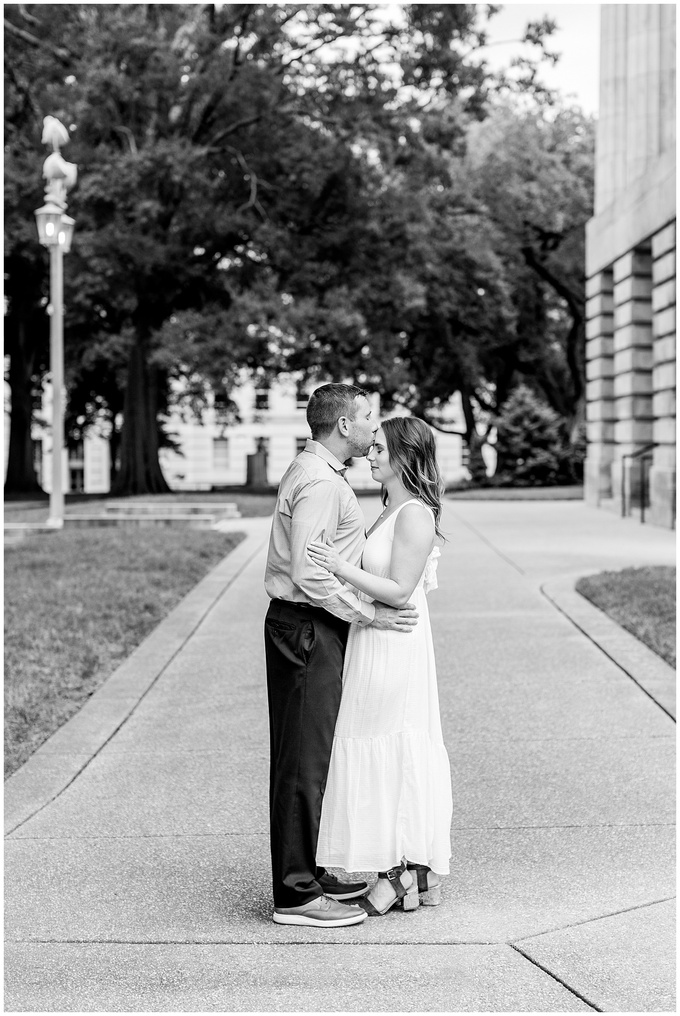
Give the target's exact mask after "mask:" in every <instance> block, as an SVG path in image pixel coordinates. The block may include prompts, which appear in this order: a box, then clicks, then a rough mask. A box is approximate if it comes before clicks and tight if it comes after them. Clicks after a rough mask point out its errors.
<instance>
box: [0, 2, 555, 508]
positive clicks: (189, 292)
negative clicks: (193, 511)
mask: <svg viewBox="0 0 680 1016" xmlns="http://www.w3.org/2000/svg"><path fill="white" fill-rule="evenodd" d="M493 11H494V8H493V7H489V8H488V11H482V10H481V5H474V4H470V5H445V4H444V5H432V4H424V5H423V4H421V5H418V4H414V5H405V6H404V7H403V8H402V9H401V11H400V16H399V19H398V20H397V21H392V22H391V21H389V20H388V19H386V18H385V16H384V13H383V11H382V6H381V5H365V4H361V5H333V4H306V5H302V4H281V5H266V6H256V5H250V4H227V5H222V6H221V7H217V6H213V5H210V4H174V5H165V4H155V5H128V6H125V5H106V4H105V5H95V4H82V5H76V4H70V5H69V4H67V5H62V6H61V7H60V8H59V18H61V19H62V20H61V21H60V20H59V18H56V17H55V16H53V12H52V10H51V9H50V10H47V9H46V8H45V5H22V6H19V7H10V8H8V20H9V22H10V28H9V35H8V37H11V50H12V54H11V55H12V60H13V63H12V64H11V67H13V66H14V64H16V65H17V66H21V67H23V68H24V69H26V68H28V67H29V66H30V59H29V57H30V58H33V57H34V56H35V54H36V53H40V54H41V58H43V57H44V61H45V67H46V70H45V72H44V73H43V74H42V75H41V76H39V78H38V80H37V83H35V85H34V83H33V82H31V81H30V78H28V81H29V84H28V85H27V86H26V87H27V94H29V95H30V97H31V102H32V110H33V113H32V115H33V118H34V121H35V124H34V131H35V125H36V124H37V123H38V122H39V119H40V117H41V116H42V115H43V113H44V112H48V111H49V112H51V113H54V114H55V115H57V116H60V117H61V118H63V119H64V120H65V122H67V123H69V124H74V125H75V127H76V128H77V129H76V130H75V131H74V133H73V148H72V150H71V154H70V158H72V159H73V161H75V162H77V163H78V165H79V166H80V185H79V188H78V192H77V202H78V208H77V213H78V214H77V219H78V229H77V236H78V239H77V244H76V245H75V246H74V253H73V254H72V255H71V256H70V259H69V261H70V270H69V278H68V285H67V300H66V306H67V311H68V317H67V322H66V324H67V329H66V334H67V340H68V358H69V379H70V382H71V384H70V389H71V403H70V410H69V419H70V420H72V421H73V423H74V426H79V427H86V426H87V425H88V424H89V423H90V422H91V420H92V419H93V418H94V414H95V413H96V412H97V411H99V410H101V409H102V408H103V409H104V410H105V412H106V414H107V415H108V418H109V421H110V429H111V434H112V437H113V439H114V440H119V441H120V459H121V463H120V471H119V472H118V475H117V478H116V488H117V489H118V490H120V491H121V492H122V491H127V492H141V491H154V490H163V489H165V481H164V479H163V477H162V473H161V471H160V467H159V464H158V448H159V446H160V444H161V443H162V441H163V440H164V437H163V428H162V425H161V421H162V415H163V412H164V409H165V408H166V406H167V404H168V402H169V400H170V399H171V398H172V397H173V396H172V391H173V390H179V391H180V392H181V393H182V395H181V397H182V398H185V399H187V400H188V401H189V402H190V403H191V404H192V406H194V407H195V408H200V404H201V401H202V400H204V399H205V393H206V391H207V388H208V387H209V386H211V385H212V386H213V387H214V386H221V387H227V388H228V387H229V386H230V385H232V384H234V383H235V382H236V379H237V377H238V376H239V374H240V371H241V370H242V369H243V368H246V369H248V370H251V371H253V372H258V373H260V374H261V375H263V376H269V377H271V376H273V375H274V374H275V373H276V371H278V370H281V369H295V370H300V371H303V372H306V373H308V374H316V375H322V374H323V373H324V372H325V373H330V374H332V375H333V376H338V374H348V375H358V376H359V378H362V377H365V378H367V379H372V380H373V381H374V383H376V385H377V386H378V387H380V388H381V390H383V391H384V392H385V394H386V396H387V397H388V398H389V397H395V398H396V397H399V398H402V400H404V399H406V398H407V396H408V393H409V392H410V391H411V389H412V388H415V389H416V396H415V397H414V398H413V399H412V400H411V401H413V402H414V405H416V407H418V406H422V407H423V409H424V410H425V408H427V407H435V408H436V404H437V402H438V401H440V400H442V399H444V398H445V397H448V395H449V394H451V392H452V391H455V390H460V391H461V392H462V393H464V400H465V406H466V416H467V417H469V418H470V419H471V418H472V416H471V414H472V409H471V403H470V398H471V397H472V396H471V395H470V394H469V393H471V392H474V391H478V390H479V387H480V386H479V384H477V382H478V380H479V378H480V377H482V376H483V370H484V369H486V370H488V366H486V367H485V364H488V363H489V362H491V359H492V358H493V356H494V355H496V352H495V350H496V347H497V345H498V336H500V342H501V345H503V343H505V342H506V338H507V333H508V329H509V328H511V319H512V308H511V306H510V303H509V300H508V297H507V294H506V293H505V281H504V280H503V279H502V278H500V277H499V273H498V270H497V269H498V266H499V264H500V260H499V258H498V257H497V256H496V255H495V253H494V251H493V250H492V249H491V246H489V245H487V247H486V248H484V247H483V245H481V244H480V243H479V240H478V238H477V237H476V235H475V233H476V229H477V223H475V222H472V221H471V220H469V219H467V220H465V219H464V217H461V201H463V200H465V201H467V200H468V195H467V194H466V193H465V187H464V186H463V184H462V183H461V173H460V171H456V172H454V170H455V169H456V165H459V163H460V160H461V158H462V155H463V152H464V140H465V135H466V131H467V129H468V125H469V123H470V121H471V120H474V119H475V118H480V117H482V116H484V115H485V110H486V105H487V103H488V100H489V96H490V95H491V93H492V91H493V87H494V86H495V82H494V79H493V76H491V75H489V73H488V70H487V69H486V68H485V67H484V64H483V61H480V60H479V59H471V58H470V54H471V53H473V54H474V53H475V52H476V50H477V49H479V47H480V46H482V45H483V43H484V33H483V23H484V17H483V15H484V13H486V12H488V13H493ZM23 22H26V23H27V25H28V28H27V27H26V26H25V25H24V24H23ZM549 31H550V25H549V24H548V25H547V26H543V27H541V26H538V27H537V28H536V31H535V37H536V40H537V43H538V45H539V50H540V46H541V44H542V40H543V38H544V37H545V36H546V35H547V34H549ZM498 87H500V85H499V86H498ZM531 87H534V86H533V85H532V86H531ZM48 104H49V105H48ZM456 160H458V163H456ZM440 188H441V190H440ZM442 192H443V197H442ZM466 214H467V213H466ZM428 231H429V232H428ZM491 233H492V229H491V227H490V226H487V227H486V232H485V235H488V237H490V236H491ZM431 237H436V243H434V244H430V245H429V246H430V248H431V249H430V250H428V243H429V240H430V238H431ZM471 287H472V288H471ZM482 288H484V289H485V291H486V290H487V289H488V291H489V292H493V293H497V294H498V295H499V298H502V299H500V300H499V302H498V303H497V304H494V305H492V301H491V300H488V301H487V302H486V303H484V302H482V301H480V300H475V299H472V300H470V299H469V295H470V293H473V294H474V293H478V291H479V290H481V289H482ZM428 339H429V340H430V342H432V341H434V349H435V350H436V364H435V362H434V360H432V361H431V362H430V365H429V366H430V367H435V366H436V369H437V370H440V368H441V371H440V373H441V374H442V376H441V377H440V378H439V381H438V382H437V384H435V385H432V384H430V382H429V374H428V372H427V362H428V357H429V356H430V345H428ZM433 355H434V354H433ZM123 359H124V365H123ZM172 381H175V382H177V384H176V385H174V386H171V382H172ZM121 385H123V386H124V396H123V389H122V388H121ZM475 385H476V386H477V387H475ZM421 389H422V392H421ZM121 403H122V420H123V424H122V431H121V432H120V435H119V437H118V431H117V421H118V420H119V418H120V416H121ZM472 429H474V428H472ZM468 430H470V431H471V426H470V427H469V428H468ZM115 457H116V456H115V454H114V455H113V456H112V459H113V460H114V461H115Z"/></svg>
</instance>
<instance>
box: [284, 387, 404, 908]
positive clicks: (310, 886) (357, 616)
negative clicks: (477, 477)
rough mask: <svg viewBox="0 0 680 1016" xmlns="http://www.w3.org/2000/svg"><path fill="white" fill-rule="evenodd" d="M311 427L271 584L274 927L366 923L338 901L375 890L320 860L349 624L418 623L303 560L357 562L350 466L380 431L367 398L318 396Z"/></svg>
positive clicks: (343, 390)
mask: <svg viewBox="0 0 680 1016" xmlns="http://www.w3.org/2000/svg"><path fill="white" fill-rule="evenodd" d="M307 422H308V424H309V427H310V430H311V432H312V438H311V440H308V441H307V445H306V447H305V449H304V451H302V452H301V453H300V454H299V455H298V457H297V458H296V459H294V461H293V462H292V463H291V464H290V466H289V467H288V469H287V470H286V473H285V474H284V476H283V479H282V480H281V483H280V486H279V491H278V497H277V504H276V510H275V512H274V519H273V523H272V532H271V538H270V542H269V554H268V558H267V569H266V574H265V588H266V590H267V593H268V594H269V596H270V597H271V603H270V605H269V610H268V612H267V617H266V619H265V654H266V661H267V693H268V700H269V729H270V747H271V762H270V787H269V806H270V823H271V825H270V835H271V854H272V880H273V889H274V915H273V916H274V921H275V922H276V923H277V924H303V925H311V926H314V927H325V928H329V927H330V928H334V927H342V926H344V925H349V924H358V923H360V922H361V921H363V920H364V919H365V917H366V912H365V911H364V910H362V909H361V908H360V907H357V906H352V905H349V906H348V905H346V904H344V903H342V902H339V901H341V900H349V899H353V898H355V897H357V896H361V895H362V893H363V892H365V891H366V889H367V888H368V887H367V885H366V883H364V882H354V883H341V882H339V881H338V880H337V878H335V876H333V875H330V874H329V873H328V872H326V871H325V870H324V869H323V868H317V866H316V858H315V855H316V846H317V839H318V832H319V820H320V817H321V802H322V798H323V792H324V788H325V785H326V778H327V775H328V766H329V763H330V756H331V748H332V744H333V732H334V730H335V721H336V719H337V714H338V709H339V706H340V694H341V690H342V665H343V657H344V653H345V645H346V642H347V635H348V632H349V623H350V622H351V621H355V622H357V623H358V624H362V625H369V624H371V625H374V626H375V627H378V628H386V629H391V630H394V631H401V632H404V633H408V632H410V631H411V630H412V628H413V626H414V625H415V624H416V620H417V613H416V611H415V610H414V609H413V608H412V607H411V606H410V605H407V606H406V607H404V608H402V609H401V610H396V609H394V608H392V607H387V606H385V605H384V604H373V603H368V602H366V601H362V600H360V599H359V597H358V596H357V595H356V594H355V593H354V592H352V591H351V589H349V588H347V587H346V586H344V585H343V584H342V582H340V580H339V579H337V578H336V577H335V575H331V574H330V573H329V572H327V571H326V570H325V569H323V568H321V567H319V566H317V565H315V564H314V563H313V561H312V560H311V558H310V557H309V555H308V554H307V545H308V544H309V543H311V541H312V540H315V539H317V540H318V539H322V540H323V539H326V540H332V541H333V543H334V544H335V547H336V548H337V550H338V551H339V553H340V554H341V555H342V556H343V558H345V559H346V560H347V561H349V562H351V563H352V564H355V565H359V564H360V563H361V554H362V551H363V546H364V542H365V521H364V517H363V515H362V513H361V509H360V508H359V504H358V502H357V499H356V495H355V494H354V491H353V490H352V488H351V487H350V485H349V482H348V481H347V480H346V479H345V472H346V468H347V467H346V466H345V462H346V461H347V460H348V459H350V458H352V457H353V456H362V455H366V454H367V453H368V452H369V450H370V448H371V446H372V444H373V435H374V434H375V432H376V430H377V429H378V424H377V421H374V420H373V418H372V415H371V407H370V404H369V402H368V398H367V394H366V392H364V391H363V390H362V389H361V388H355V387H353V386H351V385H339V384H328V385H324V386H323V387H321V388H318V389H317V390H316V391H315V392H314V393H313V394H312V396H311V398H310V400H309V403H308V406H307Z"/></svg>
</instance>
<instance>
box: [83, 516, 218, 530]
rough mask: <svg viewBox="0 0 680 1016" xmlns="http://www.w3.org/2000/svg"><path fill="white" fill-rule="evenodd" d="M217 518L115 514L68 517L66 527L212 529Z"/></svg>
mask: <svg viewBox="0 0 680 1016" xmlns="http://www.w3.org/2000/svg"><path fill="white" fill-rule="evenodd" d="M216 521H217V516H215V515H197V514H194V515H186V514H185V515H173V514H168V515H161V514H160V513H159V514H156V515H151V514H150V513H148V514H141V515H128V514H123V513H121V514H119V515H116V514H114V513H112V514H110V515H67V516H66V517H65V519H64V525H65V526H68V527H69V528H73V527H78V528H95V527H105V526H109V527H110V526H183V527H185V528H189V529H212V527H213V526H214V524H215V522H216Z"/></svg>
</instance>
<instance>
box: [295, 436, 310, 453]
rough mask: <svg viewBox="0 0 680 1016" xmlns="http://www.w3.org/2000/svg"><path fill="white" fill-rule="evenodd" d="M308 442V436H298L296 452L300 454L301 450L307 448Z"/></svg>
mask: <svg viewBox="0 0 680 1016" xmlns="http://www.w3.org/2000/svg"><path fill="white" fill-rule="evenodd" d="M306 444H307V438H306V437H296V438H295V454H296V455H299V454H300V452H303V451H304V450H305V445H306Z"/></svg>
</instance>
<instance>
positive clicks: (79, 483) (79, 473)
mask: <svg viewBox="0 0 680 1016" xmlns="http://www.w3.org/2000/svg"><path fill="white" fill-rule="evenodd" d="M68 477H69V485H68V489H69V490H70V491H71V493H72V494H83V493H84V492H85V470H84V469H83V468H82V466H70V467H69V471H68Z"/></svg>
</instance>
